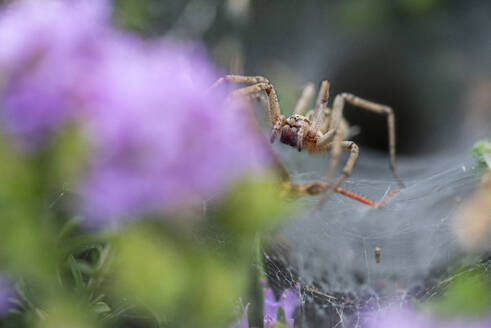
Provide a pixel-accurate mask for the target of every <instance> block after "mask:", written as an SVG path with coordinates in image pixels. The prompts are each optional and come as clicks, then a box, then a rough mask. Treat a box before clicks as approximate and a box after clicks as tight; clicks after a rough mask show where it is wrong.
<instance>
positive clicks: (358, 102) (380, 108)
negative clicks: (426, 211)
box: [319, 93, 404, 187]
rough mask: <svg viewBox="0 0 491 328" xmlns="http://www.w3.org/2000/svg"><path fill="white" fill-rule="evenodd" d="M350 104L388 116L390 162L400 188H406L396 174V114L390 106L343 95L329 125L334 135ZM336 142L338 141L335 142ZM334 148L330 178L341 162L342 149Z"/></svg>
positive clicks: (335, 106)
mask: <svg viewBox="0 0 491 328" xmlns="http://www.w3.org/2000/svg"><path fill="white" fill-rule="evenodd" d="M345 102H348V103H350V104H352V105H355V106H357V107H360V108H362V109H366V110H368V111H371V112H374V113H377V114H383V115H387V126H388V130H389V135H388V139H389V156H390V161H389V166H390V169H391V171H392V174H393V175H394V177H395V178H396V180H397V182H398V184H399V186H400V187H404V183H402V181H401V179H400V178H399V176H398V175H397V173H396V169H395V157H396V146H395V124H394V112H393V111H392V108H390V107H389V106H385V105H381V104H377V103H374V102H371V101H368V100H365V99H362V98H359V97H357V96H355V95H352V94H349V93H342V94H339V95H337V96H336V98H335V99H334V105H333V112H332V120H331V122H330V124H329V129H335V132H334V134H335V135H337V134H338V133H337V131H338V130H339V126H340V124H341V120H342V117H343V108H344V103H345ZM328 132H329V131H328ZM326 134H327V133H326ZM339 138H342V136H339V137H338V139H339ZM328 141H329V140H327V138H323V139H322V140H320V141H319V143H320V144H322V143H326V142H328ZM335 141H336V140H335ZM338 144H339V140H338V141H337V144H336V145H338ZM336 145H335V147H334V148H333V156H332V162H331V165H330V167H329V170H328V177H332V175H333V174H334V170H335V169H336V166H337V163H338V161H339V155H340V153H341V150H340V147H339V146H336Z"/></svg>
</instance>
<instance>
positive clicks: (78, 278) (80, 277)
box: [68, 255, 85, 290]
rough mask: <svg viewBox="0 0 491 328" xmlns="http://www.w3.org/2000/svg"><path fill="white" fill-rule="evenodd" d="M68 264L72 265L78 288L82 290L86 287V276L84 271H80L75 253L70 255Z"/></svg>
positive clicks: (71, 268)
mask: <svg viewBox="0 0 491 328" xmlns="http://www.w3.org/2000/svg"><path fill="white" fill-rule="evenodd" d="M68 265H69V266H70V270H71V272H72V276H73V281H74V282H75V286H76V288H77V289H78V290H82V289H83V288H84V287H85V283H84V278H83V275H82V272H81V271H80V268H79V264H78V263H77V260H76V259H75V258H74V257H73V255H70V256H69V257H68Z"/></svg>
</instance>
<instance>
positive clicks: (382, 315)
mask: <svg viewBox="0 0 491 328" xmlns="http://www.w3.org/2000/svg"><path fill="white" fill-rule="evenodd" d="M363 327H364V328H489V327H491V318H487V319H483V320H479V321H478V320H474V321H473V320H471V319H469V318H465V319H464V318H462V319H448V320H438V319H436V318H433V317H431V316H430V315H428V314H427V313H422V312H416V311H415V310H414V309H410V308H402V309H401V308H388V309H384V310H379V311H377V312H373V313H367V314H366V315H365V320H364V324H363Z"/></svg>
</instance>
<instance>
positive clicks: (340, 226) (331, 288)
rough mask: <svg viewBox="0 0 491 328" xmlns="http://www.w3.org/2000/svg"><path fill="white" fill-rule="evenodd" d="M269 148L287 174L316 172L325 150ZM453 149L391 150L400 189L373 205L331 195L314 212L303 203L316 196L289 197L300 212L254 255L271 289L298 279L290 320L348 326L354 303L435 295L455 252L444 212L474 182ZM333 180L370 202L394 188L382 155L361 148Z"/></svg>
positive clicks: (462, 154)
mask: <svg viewBox="0 0 491 328" xmlns="http://www.w3.org/2000/svg"><path fill="white" fill-rule="evenodd" d="M276 148H277V149H276V150H277V152H278V153H280V156H282V157H283V159H284V160H285V162H286V164H287V166H288V168H289V170H290V172H291V173H292V178H293V180H294V182H297V183H302V182H307V181H310V180H314V179H322V178H323V174H324V173H325V172H326V167H327V161H328V157H327V156H318V157H315V156H312V155H307V154H303V153H302V154H295V152H293V151H289V150H287V149H286V148H283V147H282V146H279V147H276ZM459 148H460V150H452V151H450V152H442V153H439V154H431V155H425V156H421V157H419V158H405V159H404V158H399V159H398V166H397V169H398V172H399V175H400V176H401V177H402V178H403V180H404V182H405V184H406V188H404V189H403V190H401V192H400V193H398V194H396V196H394V197H393V198H391V199H390V200H389V202H388V203H387V204H386V205H385V206H384V207H383V208H382V209H380V210H377V209H374V208H371V207H369V206H366V205H363V204H361V203H358V202H356V201H354V200H352V199H350V198H347V197H345V196H342V195H338V194H333V195H332V196H331V197H330V198H329V200H328V202H327V203H326V204H325V206H324V207H323V209H322V210H321V211H319V212H316V211H312V210H309V209H314V208H315V206H316V204H317V202H318V198H317V197H312V196H305V197H303V198H301V199H299V200H298V201H297V202H298V203H299V204H300V205H301V207H302V208H303V209H305V210H304V211H300V212H297V213H295V214H294V215H293V219H292V220H291V221H290V222H289V223H288V224H287V225H285V226H284V227H283V228H282V229H281V231H280V232H279V233H278V236H277V237H276V240H277V242H276V243H275V244H274V246H272V247H270V248H268V249H267V251H265V253H264V257H265V263H266V271H267V273H268V277H269V281H270V284H272V285H273V287H274V288H276V289H278V290H280V289H283V288H287V287H291V286H293V285H294V284H295V283H297V282H299V283H300V285H301V286H302V287H301V295H302V301H303V302H302V306H301V307H300V309H299V310H298V311H297V320H296V322H297V323H299V325H300V326H301V327H358V326H359V325H360V313H362V312H363V311H366V310H370V309H372V310H373V309H377V308H380V307H383V306H384V305H385V304H387V303H389V302H390V303H394V302H399V303H404V302H407V301H408V300H410V299H411V298H414V297H415V298H424V297H427V296H429V294H430V293H435V290H436V289H435V284H436V283H437V282H435V279H433V278H435V277H437V278H438V277H439V278H440V279H444V278H447V277H448V274H449V273H447V271H446V270H447V266H448V264H451V263H455V261H456V260H457V259H459V257H460V256H461V251H460V249H459V246H458V245H457V243H456V239H455V237H454V235H453V233H452V231H451V228H450V226H451V225H450V223H451V221H452V215H453V214H454V212H455V210H456V209H457V208H458V207H459V206H460V204H461V203H462V202H463V201H464V200H465V199H467V198H468V197H469V196H470V195H471V194H472V191H473V190H474V189H475V188H476V186H477V183H478V181H479V176H478V175H477V174H475V172H473V167H472V166H473V162H472V159H471V158H470V155H469V150H470V148H471V145H464V146H463V147H459ZM302 172H308V173H302ZM343 188H344V189H347V190H350V191H354V192H356V193H358V194H361V195H363V196H366V197H367V198H370V199H372V200H376V201H378V200H380V199H382V198H383V196H384V195H385V194H387V193H388V192H390V191H392V190H394V189H397V183H396V181H395V180H394V179H393V178H392V177H391V174H390V171H389V169H388V158H387V155H385V154H379V153H373V152H370V151H368V150H366V149H361V152H360V158H359V160H358V162H357V164H356V166H355V169H354V171H353V174H352V175H351V177H350V178H349V179H347V180H346V182H345V183H344V184H343ZM376 247H378V248H380V250H381V258H380V263H377V262H376V259H375V254H374V253H375V248H376ZM445 274H446V275H447V276H445ZM432 279H433V280H432Z"/></svg>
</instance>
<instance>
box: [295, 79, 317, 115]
mask: <svg viewBox="0 0 491 328" xmlns="http://www.w3.org/2000/svg"><path fill="white" fill-rule="evenodd" d="M313 95H314V84H313V83H308V84H307V85H306V86H305V88H304V89H303V91H302V95H301V96H300V98H299V99H298V102H297V104H296V105H295V109H294V110H293V114H302V113H303V112H304V111H305V108H306V107H307V105H308V103H309V101H310V99H312V96H313Z"/></svg>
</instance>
